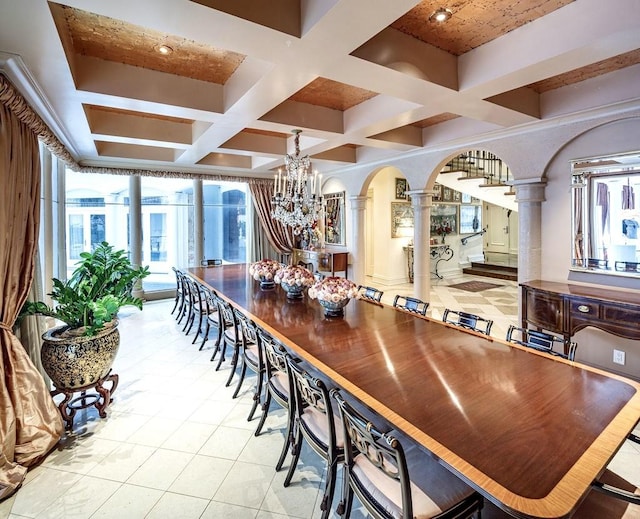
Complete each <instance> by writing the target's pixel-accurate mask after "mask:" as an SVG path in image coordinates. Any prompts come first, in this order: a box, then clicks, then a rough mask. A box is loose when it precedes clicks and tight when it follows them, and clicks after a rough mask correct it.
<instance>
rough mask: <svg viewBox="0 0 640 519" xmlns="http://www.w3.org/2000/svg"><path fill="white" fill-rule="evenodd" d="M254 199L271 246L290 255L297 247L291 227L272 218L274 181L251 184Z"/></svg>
mask: <svg viewBox="0 0 640 519" xmlns="http://www.w3.org/2000/svg"><path fill="white" fill-rule="evenodd" d="M249 189H250V190H251V196H252V197H253V206H254V207H255V210H256V212H257V213H258V218H259V219H260V224H261V225H262V228H263V229H264V231H265V233H266V235H267V239H268V240H269V243H270V244H271V246H272V247H273V248H274V249H275V250H276V251H277V252H278V253H280V254H288V253H290V252H291V250H292V249H293V248H294V247H295V239H294V237H293V231H292V230H291V227H288V226H285V225H283V224H282V223H280V222H279V221H277V220H274V219H273V218H272V216H271V195H272V190H273V181H270V182H267V181H262V182H260V181H253V182H251V181H250V182H249Z"/></svg>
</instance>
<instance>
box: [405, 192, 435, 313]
mask: <svg viewBox="0 0 640 519" xmlns="http://www.w3.org/2000/svg"><path fill="white" fill-rule="evenodd" d="M407 194H408V195H411V203H412V204H413V220H414V222H413V294H414V296H415V297H417V298H418V299H422V300H423V301H429V300H430V298H431V256H430V254H429V252H430V249H429V240H430V238H431V200H432V197H433V192H432V191H426V190H418V191H408V192H407Z"/></svg>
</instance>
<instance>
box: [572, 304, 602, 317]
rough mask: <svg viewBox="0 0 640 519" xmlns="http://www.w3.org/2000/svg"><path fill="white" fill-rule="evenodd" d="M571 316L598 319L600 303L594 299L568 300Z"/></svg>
mask: <svg viewBox="0 0 640 519" xmlns="http://www.w3.org/2000/svg"><path fill="white" fill-rule="evenodd" d="M570 312H571V316H572V317H573V316H577V317H580V318H585V319H588V318H591V319H600V305H599V304H598V303H596V302H595V301H589V300H580V299H573V300H571V301H570Z"/></svg>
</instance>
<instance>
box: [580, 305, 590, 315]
mask: <svg viewBox="0 0 640 519" xmlns="http://www.w3.org/2000/svg"><path fill="white" fill-rule="evenodd" d="M578 312H582V313H583V314H588V313H589V307H588V306H587V305H580V306H579V307H578Z"/></svg>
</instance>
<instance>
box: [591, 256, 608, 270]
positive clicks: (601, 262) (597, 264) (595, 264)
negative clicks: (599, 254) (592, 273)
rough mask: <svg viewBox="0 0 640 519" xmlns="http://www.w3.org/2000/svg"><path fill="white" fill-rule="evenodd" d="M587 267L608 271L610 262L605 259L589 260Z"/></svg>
mask: <svg viewBox="0 0 640 519" xmlns="http://www.w3.org/2000/svg"><path fill="white" fill-rule="evenodd" d="M587 267H589V268H598V269H608V268H609V261H608V260H605V259H598V258H587Z"/></svg>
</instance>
